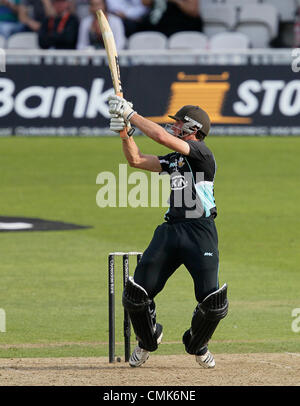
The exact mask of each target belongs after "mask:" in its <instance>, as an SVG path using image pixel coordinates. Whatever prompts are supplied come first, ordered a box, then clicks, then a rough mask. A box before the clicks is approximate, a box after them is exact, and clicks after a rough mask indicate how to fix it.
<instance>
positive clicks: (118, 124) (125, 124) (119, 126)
mask: <svg viewBox="0 0 300 406" xmlns="http://www.w3.org/2000/svg"><path fill="white" fill-rule="evenodd" d="M109 128H110V130H111V131H114V132H116V133H119V132H120V131H123V130H124V129H125V128H126V130H127V135H128V136H129V137H130V136H131V135H132V134H133V133H134V128H132V127H131V125H130V122H129V121H125V120H124V118H123V117H121V116H118V115H117V114H111V119H110V124H109Z"/></svg>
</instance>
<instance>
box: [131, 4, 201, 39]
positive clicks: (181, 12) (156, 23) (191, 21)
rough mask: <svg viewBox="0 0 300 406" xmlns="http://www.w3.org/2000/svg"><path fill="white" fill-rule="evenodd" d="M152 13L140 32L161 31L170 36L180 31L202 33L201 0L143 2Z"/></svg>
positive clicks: (142, 24)
mask: <svg viewBox="0 0 300 406" xmlns="http://www.w3.org/2000/svg"><path fill="white" fill-rule="evenodd" d="M142 2H143V4H144V5H145V6H150V7H151V10H150V13H149V14H148V15H147V16H146V18H145V19H144V20H143V21H142V23H141V24H140V27H139V31H149V30H151V31H159V32H162V33H163V34H165V35H166V36H168V37H169V36H170V35H172V34H175V33H176V32H178V31H202V27H203V24H202V19H201V16H200V14H199V0H142Z"/></svg>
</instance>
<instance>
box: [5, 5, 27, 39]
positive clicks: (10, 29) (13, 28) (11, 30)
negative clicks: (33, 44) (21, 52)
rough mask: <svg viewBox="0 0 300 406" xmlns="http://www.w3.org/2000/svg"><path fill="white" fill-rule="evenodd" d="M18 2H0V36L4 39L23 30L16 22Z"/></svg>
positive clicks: (17, 21) (21, 25) (20, 24)
mask: <svg viewBox="0 0 300 406" xmlns="http://www.w3.org/2000/svg"><path fill="white" fill-rule="evenodd" d="M19 4H20V0H0V35H3V36H4V37H5V38H6V39H7V38H8V37H10V36H11V35H12V34H15V33H17V32H20V31H22V30H23V29H24V26H23V24H22V23H20V22H19V20H18V12H19Z"/></svg>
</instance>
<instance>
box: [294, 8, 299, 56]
mask: <svg viewBox="0 0 300 406" xmlns="http://www.w3.org/2000/svg"><path fill="white" fill-rule="evenodd" d="M294 46H295V47H296V48H298V47H300V2H299V6H298V9H297V12H296V18H295V24H294Z"/></svg>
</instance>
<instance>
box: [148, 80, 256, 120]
mask: <svg viewBox="0 0 300 406" xmlns="http://www.w3.org/2000/svg"><path fill="white" fill-rule="evenodd" d="M177 78H178V80H179V82H174V83H172V85H171V95H170V99H169V103H168V108H167V111H166V113H165V114H164V115H163V116H156V117H147V118H149V119H150V120H152V121H155V122H156V123H170V122H173V120H172V119H171V118H170V117H168V115H169V114H170V115H174V114H175V113H176V112H177V111H178V110H179V109H180V108H181V107H182V106H184V105H186V104H193V105H197V106H200V107H201V108H202V109H203V110H205V111H206V112H207V114H208V115H209V117H210V119H211V122H212V123H216V124H249V123H251V122H252V120H251V118H248V117H236V116H235V117H230V116H223V115H222V108H223V104H224V101H225V98H226V94H227V92H228V91H229V89H230V83H229V82H228V79H229V73H228V72H223V73H222V74H221V75H207V74H199V75H186V74H185V73H184V72H179V73H178V76H177Z"/></svg>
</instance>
